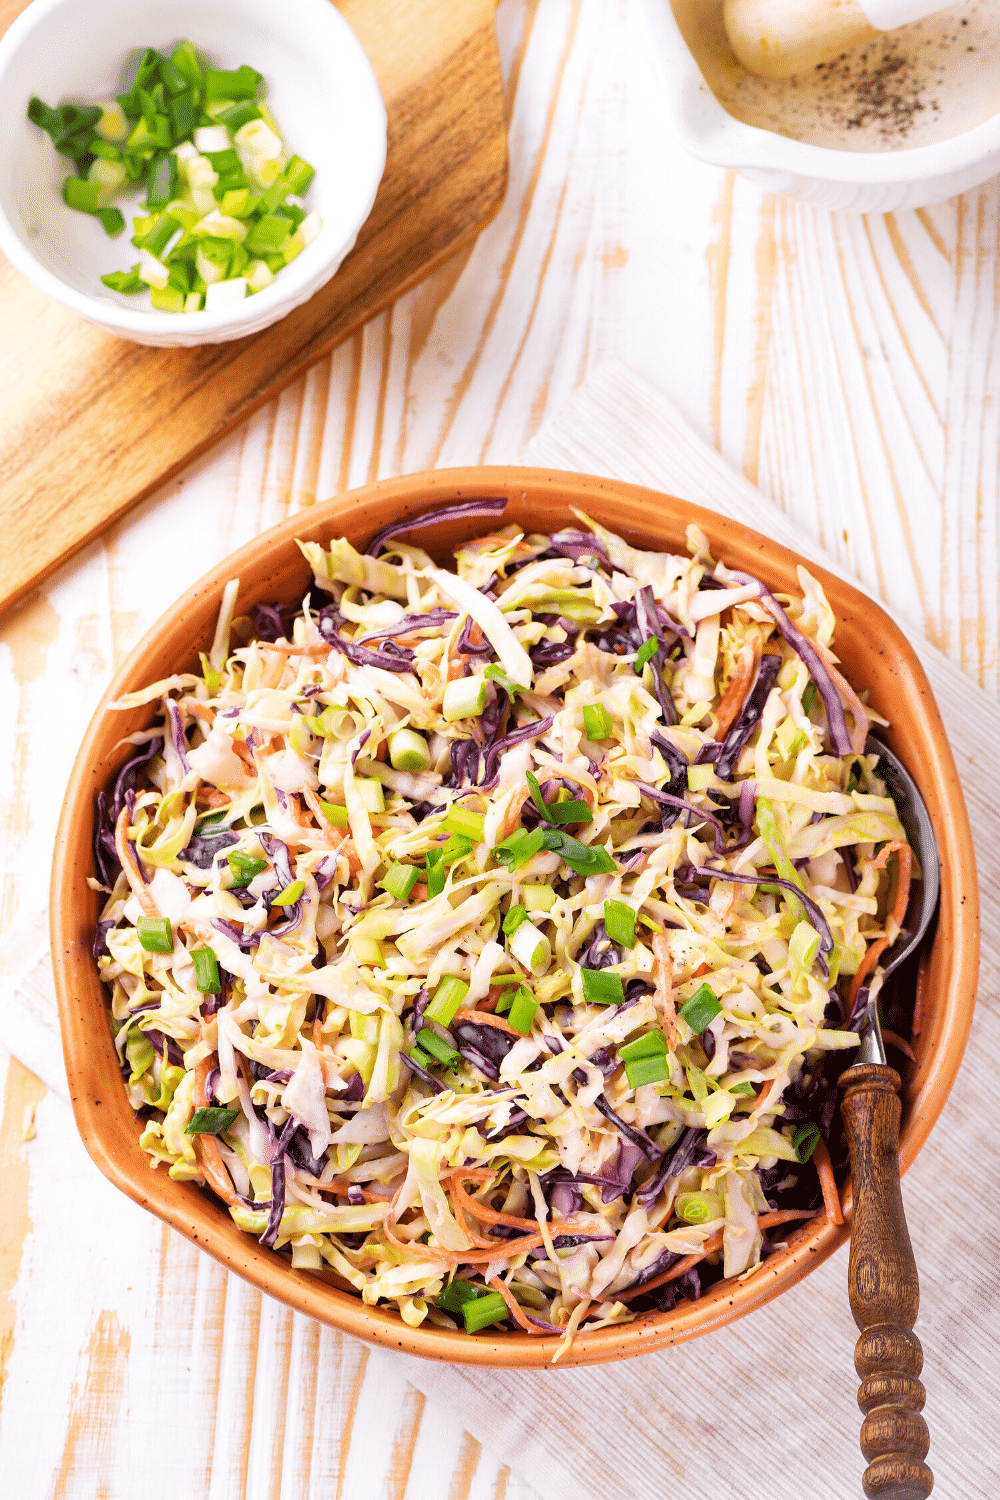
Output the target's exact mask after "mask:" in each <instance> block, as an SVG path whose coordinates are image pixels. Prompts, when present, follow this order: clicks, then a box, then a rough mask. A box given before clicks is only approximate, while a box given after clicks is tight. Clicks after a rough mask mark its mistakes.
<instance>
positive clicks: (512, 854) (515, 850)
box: [493, 828, 545, 870]
mask: <svg viewBox="0 0 1000 1500" xmlns="http://www.w3.org/2000/svg"><path fill="white" fill-rule="evenodd" d="M544 847H545V830H544V829H542V828H533V829H532V830H531V832H530V833H526V832H525V830H524V829H523V828H518V829H516V830H515V831H514V832H513V833H512V834H511V835H510V837H509V838H506V839H504V841H503V843H501V844H497V846H496V848H495V849H494V850H493V858H494V859H495V860H496V861H497V863H498V864H501V865H506V866H507V868H508V870H519V869H520V868H521V866H522V865H526V864H527V863H528V861H529V859H534V857H535V855H536V854H538V853H539V851H540V850H541V849H543V848H544Z"/></svg>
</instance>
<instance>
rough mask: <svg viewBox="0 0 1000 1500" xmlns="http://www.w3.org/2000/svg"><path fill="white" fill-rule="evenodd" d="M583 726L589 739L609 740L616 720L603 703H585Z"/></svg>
mask: <svg viewBox="0 0 1000 1500" xmlns="http://www.w3.org/2000/svg"><path fill="white" fill-rule="evenodd" d="M583 728H584V732H585V733H586V736H587V738H588V740H607V739H610V738H611V732H612V730H613V728H614V721H613V720H612V718H611V715H610V714H609V713H608V711H607V709H606V708H605V707H604V704H603V703H585V704H584V706H583Z"/></svg>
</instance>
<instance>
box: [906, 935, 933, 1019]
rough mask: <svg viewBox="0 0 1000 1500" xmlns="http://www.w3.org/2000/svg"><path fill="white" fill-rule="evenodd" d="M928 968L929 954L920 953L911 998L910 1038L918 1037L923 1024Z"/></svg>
mask: <svg viewBox="0 0 1000 1500" xmlns="http://www.w3.org/2000/svg"><path fill="white" fill-rule="evenodd" d="M929 967H930V954H929V953H921V955H920V962H919V963H918V964H917V987H916V994H915V995H914V997H913V1024H912V1025H911V1027H910V1035H911V1036H919V1035H920V1032H921V1029H922V1027H923V1024H924V1007H925V1006H926V1004H927V987H928V986H927V970H928V968H929Z"/></svg>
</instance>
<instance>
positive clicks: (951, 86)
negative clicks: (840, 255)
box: [663, 0, 1000, 151]
mask: <svg viewBox="0 0 1000 1500" xmlns="http://www.w3.org/2000/svg"><path fill="white" fill-rule="evenodd" d="M663 3H664V4H668V3H669V4H672V6H673V11H674V15H675V17H676V19H677V24H678V26H679V27H680V29H681V32H682V34H683V36H684V40H685V41H686V42H687V44H688V46H689V47H690V49H691V52H692V53H693V55H694V58H695V61H696V62H697V64H698V66H699V68H700V69H701V72H702V74H703V76H704V78H705V82H706V83H707V84H708V86H709V88H710V89H711V90H712V93H713V94H714V95H715V97H716V99H717V100H718V101H719V103H720V104H721V105H722V107H723V109H725V110H726V111H727V112H728V113H729V114H731V115H733V116H734V117H735V118H736V119H738V120H742V121H743V122H744V124H747V125H754V126H756V127H757V128H758V129H761V130H770V131H773V132H774V133H775V134H776V135H785V136H790V137H792V138H793V139H795V140H800V141H805V142H807V143H808V144H810V145H813V146H826V147H831V148H833V149H835V150H840V151H898V150H900V149H908V148H911V147H915V146H928V145H931V144H933V143H934V142H936V141H945V140H950V139H952V137H954V136H957V135H962V134H963V133H964V132H965V131H967V130H971V129H972V128H973V127H974V126H976V125H981V124H982V123H983V121H985V120H988V119H990V118H991V117H992V116H993V115H994V114H996V113H997V108H998V103H1000V0H979V3H978V4H973V5H961V6H956V7H954V8H953V9H950V10H947V11H944V12H942V13H939V14H938V15H936V16H932V17H929V18H928V19H927V20H925V21H917V22H915V23H914V24H913V25H911V26H904V27H902V28H901V29H900V30H899V31H895V32H892V33H890V34H888V35H886V36H885V37H881V38H879V39H878V40H877V41H873V42H867V43H864V44H863V45H862V46H860V47H856V48H855V49H854V50H853V51H851V52H847V53H844V54H843V55H842V56H841V57H839V58H837V59H835V60H834V61H833V62H830V63H824V64H822V65H821V66H820V67H817V68H813V69H811V70H810V71H809V72H808V73H801V74H797V75H796V76H795V77H793V78H782V79H768V78H758V77H756V76H755V75H754V74H752V73H748V72H747V71H746V69H745V68H743V67H742V66H741V65H740V63H738V62H737V60H736V58H735V57H734V55H733V52H732V49H731V47H730V45H729V41H728V39H727V37H726V32H725V27H724V26H723V21H722V0H663Z"/></svg>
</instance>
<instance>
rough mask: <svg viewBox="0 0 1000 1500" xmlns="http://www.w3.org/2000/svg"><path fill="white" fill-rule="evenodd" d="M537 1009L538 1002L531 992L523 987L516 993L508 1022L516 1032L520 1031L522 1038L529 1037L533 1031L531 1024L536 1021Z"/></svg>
mask: <svg viewBox="0 0 1000 1500" xmlns="http://www.w3.org/2000/svg"><path fill="white" fill-rule="evenodd" d="M537 1009H538V1001H537V1000H536V999H535V997H534V995H533V994H532V993H531V991H530V990H529V989H527V988H526V987H525V986H524V985H522V986H521V988H520V989H518V990H515V991H514V997H513V999H512V1001H511V1004H510V1010H509V1012H508V1015H507V1020H508V1022H509V1023H510V1025H511V1027H512V1028H513V1029H514V1031H519V1032H520V1033H521V1035H522V1036H527V1035H528V1032H529V1031H530V1030H531V1023H532V1021H533V1020H534V1019H535V1012H536V1011H537Z"/></svg>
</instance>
